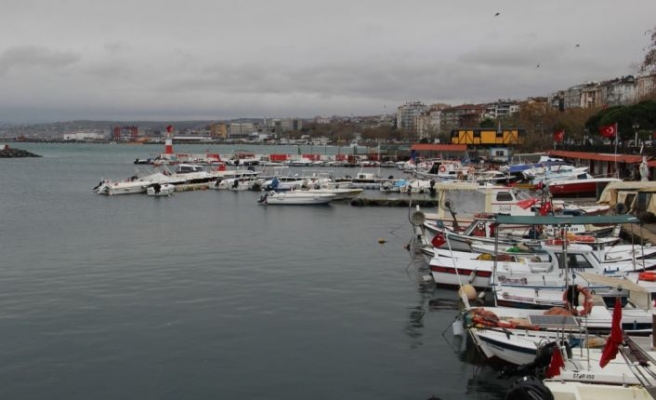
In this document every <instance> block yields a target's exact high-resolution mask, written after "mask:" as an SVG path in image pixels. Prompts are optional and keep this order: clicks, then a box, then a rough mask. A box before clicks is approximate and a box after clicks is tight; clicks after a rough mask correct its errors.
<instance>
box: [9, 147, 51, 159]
mask: <svg viewBox="0 0 656 400" xmlns="http://www.w3.org/2000/svg"><path fill="white" fill-rule="evenodd" d="M22 157H42V156H40V155H38V154H34V153H30V152H29V151H27V150H21V149H12V148H11V147H5V148H4V149H2V150H0V158H22Z"/></svg>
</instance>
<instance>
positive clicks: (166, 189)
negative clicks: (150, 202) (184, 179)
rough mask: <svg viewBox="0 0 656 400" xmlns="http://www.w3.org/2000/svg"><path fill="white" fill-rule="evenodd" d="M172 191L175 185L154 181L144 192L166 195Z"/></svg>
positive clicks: (149, 194) (150, 194)
mask: <svg viewBox="0 0 656 400" xmlns="http://www.w3.org/2000/svg"><path fill="white" fill-rule="evenodd" d="M173 192H175V185H171V184H170V183H162V184H160V183H155V184H153V185H151V186H148V187H147V188H146V194H147V195H148V196H157V197H160V196H161V197H164V196H166V197H168V196H170V195H172V194H173Z"/></svg>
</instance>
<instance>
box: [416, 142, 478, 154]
mask: <svg viewBox="0 0 656 400" xmlns="http://www.w3.org/2000/svg"><path fill="white" fill-rule="evenodd" d="M410 149H411V150H416V151H460V152H462V151H467V145H466V144H431V143H415V144H413V145H412V147H411V148H410Z"/></svg>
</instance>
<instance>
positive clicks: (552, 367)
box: [545, 346, 565, 378]
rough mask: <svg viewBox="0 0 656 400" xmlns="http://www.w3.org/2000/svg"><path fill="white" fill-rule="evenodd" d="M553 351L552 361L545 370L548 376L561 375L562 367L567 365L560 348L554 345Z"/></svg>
mask: <svg viewBox="0 0 656 400" xmlns="http://www.w3.org/2000/svg"><path fill="white" fill-rule="evenodd" d="M552 351H553V352H552V353H551V362H550V363H549V367H548V368H547V371H546V372H545V375H546V377H547V378H553V377H554V376H557V375H560V369H561V368H564V367H565V361H563V355H562V354H561V353H560V348H559V347H558V346H554V347H553V350H552Z"/></svg>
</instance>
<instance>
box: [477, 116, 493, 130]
mask: <svg viewBox="0 0 656 400" xmlns="http://www.w3.org/2000/svg"><path fill="white" fill-rule="evenodd" d="M479 126H480V127H481V128H494V127H495V126H496V123H495V122H494V120H493V119H492V118H483V120H482V121H481V123H480V125H479Z"/></svg>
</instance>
